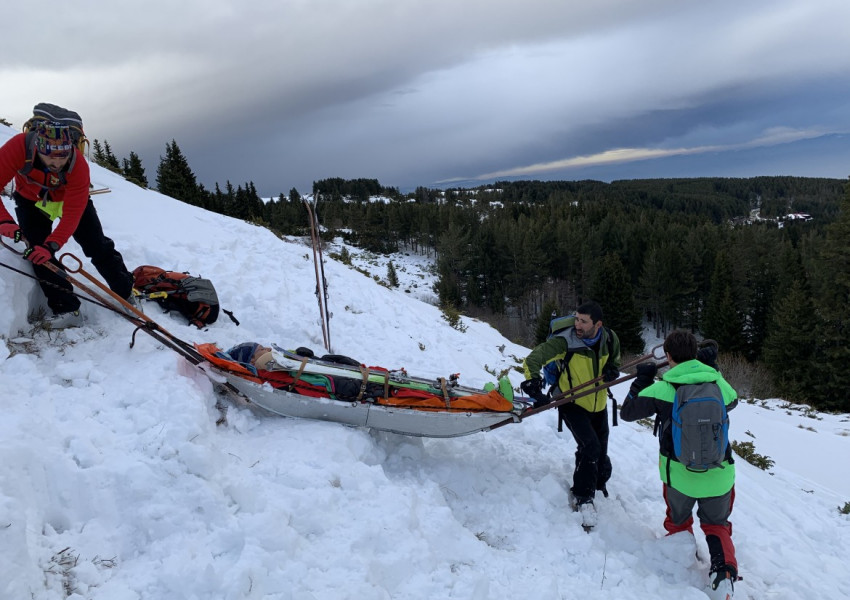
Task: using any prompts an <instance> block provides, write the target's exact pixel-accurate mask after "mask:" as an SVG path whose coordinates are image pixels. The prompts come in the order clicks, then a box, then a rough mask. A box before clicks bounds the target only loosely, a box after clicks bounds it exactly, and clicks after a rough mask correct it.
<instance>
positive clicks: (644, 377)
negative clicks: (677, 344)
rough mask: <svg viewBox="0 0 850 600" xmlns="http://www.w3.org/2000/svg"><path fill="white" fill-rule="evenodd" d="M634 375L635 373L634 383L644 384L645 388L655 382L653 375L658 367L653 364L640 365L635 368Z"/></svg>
mask: <svg viewBox="0 0 850 600" xmlns="http://www.w3.org/2000/svg"><path fill="white" fill-rule="evenodd" d="M635 373H637V378H635V381H638V382H640V383H642V384H645V385H644V386H643V387H646V386H648V385H650V384H651V383H652V382H653V381H654V380H655V374H656V373H658V365H656V364H655V363H654V362H645V363H640V364H639V365H638V366H636V367H635Z"/></svg>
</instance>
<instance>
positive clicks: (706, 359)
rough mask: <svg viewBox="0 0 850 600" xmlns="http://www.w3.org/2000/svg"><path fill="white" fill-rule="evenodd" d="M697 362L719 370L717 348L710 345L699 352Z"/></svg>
mask: <svg viewBox="0 0 850 600" xmlns="http://www.w3.org/2000/svg"><path fill="white" fill-rule="evenodd" d="M697 360H698V361H700V362H701V363H702V364H704V365H706V366H709V367H711V368H712V369H717V346H715V345H714V344H709V345H708V346H703V347H702V348H700V349H699V350H697Z"/></svg>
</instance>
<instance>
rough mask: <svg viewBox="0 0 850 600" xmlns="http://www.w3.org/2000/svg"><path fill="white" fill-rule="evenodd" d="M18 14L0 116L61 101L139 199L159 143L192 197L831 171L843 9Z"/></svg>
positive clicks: (381, 0) (615, 6)
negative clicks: (195, 188)
mask: <svg viewBox="0 0 850 600" xmlns="http://www.w3.org/2000/svg"><path fill="white" fill-rule="evenodd" d="M29 10H30V8H29V7H26V6H24V5H18V6H15V7H12V8H11V9H9V10H8V11H7V14H6V18H7V22H8V23H9V24H10V25H9V27H7V31H5V32H4V35H3V38H2V40H0V48H2V52H0V81H2V82H3V92H2V95H0V117H2V118H5V119H6V120H8V121H10V122H11V123H12V124H13V126H14V127H16V128H18V129H19V128H20V125H21V124H22V123H23V122H24V121H25V120H26V118H27V117H28V116H29V114H30V112H31V110H32V107H33V105H34V104H36V103H37V102H42V101H45V102H51V103H54V104H59V105H63V106H66V107H68V108H71V109H74V110H76V111H77V112H79V113H80V114H81V115H82V117H83V119H84V121H85V124H86V130H87V133H88V135H89V137H90V138H91V139H95V138H97V139H99V140H101V141H103V140H107V141H109V142H110V145H111V147H112V150H113V152H114V153H115V155H116V156H118V157H119V159H121V158H126V157H127V156H128V155H129V152H130V151H134V152H136V153H137V154H138V155H139V156H140V158H141V159H142V163H143V166H144V168H145V170H146V174H147V177H148V180H149V181H150V182H151V185H155V183H154V182H155V179H156V168H157V166H158V164H159V160H160V157H161V156H164V154H165V148H166V144H168V143H170V141H171V140H172V139H174V140H176V141H177V143H178V145H179V147H180V149H181V150H182V152H183V154H184V155H185V156H186V158H187V160H188V162H189V165H190V167H191V168H192V170H193V171H194V172H195V174H196V175H197V178H198V182H199V183H202V184H204V186H206V187H207V188H208V189H212V188H213V186H214V185H215V184H216V183H219V184H220V185H222V186H223V185H224V183H225V182H226V181H227V180H229V181H230V182H231V183H232V184H233V185H241V184H244V183H245V182H247V181H253V182H254V184H255V185H256V187H257V190H258V192H259V193H260V195H261V196H264V197H270V196H277V195H278V194H280V193H288V192H289V190H290V189H291V188H293V187H294V188H296V189H298V190H299V192H301V193H302V194H303V193H309V192H310V190H311V188H312V182H313V181H316V180H319V179H325V178H329V177H342V178H346V179H354V178H360V177H364V178H372V179H378V180H379V181H380V182H381V183H382V184H383V185H385V186H393V187H398V188H399V189H401V190H402V191H410V190H412V189H413V188H415V187H416V186H420V185H421V186H426V187H446V186H471V185H478V184H486V183H489V182H492V181H494V180H498V179H508V178H510V179H514V178H519V179H567V180H574V179H598V180H602V181H611V180H614V179H633V178H654V177H698V176H712V177H749V176H758V175H794V176H813V177H832V178H845V177H847V176H848V175H850V149H848V139H850V138H848V132H850V101H848V98H850V37H848V36H847V35H846V24H847V23H850V3H848V2H846V1H844V0H813V1H811V2H799V1H797V0H777V1H771V2H767V1H764V0H760V1H756V2H750V3H740V2H734V1H731V0H721V1H719V2H712V3H691V2H689V3H683V2H678V1H675V0H650V1H647V2H640V3H636V2H630V1H628V0H603V1H599V2H594V3H586V2H577V1H575V0H569V1H556V0H528V1H523V2H519V1H516V0H510V1H506V2H499V3H492V2H487V1H485V0H462V1H460V2H454V1H449V0H435V1H430V2H425V1H422V0H405V1H399V0H364V1H361V2H356V3H354V2H347V1H345V0H322V1H319V2H294V3H279V2H271V1H268V0H265V1H263V2H255V3H250V4H247V5H246V4H244V3H236V2H233V1H218V2H198V1H197V0H192V1H190V2H180V3H172V2H165V1H163V0H153V1H152V2H148V3H146V4H144V5H127V4H125V3H112V4H102V3H95V2H93V1H92V0H85V1H83V2H78V3H74V4H67V3H65V4H60V5H57V6H56V7H52V8H51V10H50V15H49V21H50V22H51V23H57V24H62V26H61V27H59V28H58V29H57V31H58V33H55V34H54V33H51V34H50V36H49V38H48V39H43V37H40V34H38V32H37V31H34V27H31V26H18V25H17V24H20V23H29V22H31V20H32V16H31V15H30V14H28V12H27V11H29ZM13 24H14V25H13ZM36 29H37V28H36ZM66 48H67V50H66Z"/></svg>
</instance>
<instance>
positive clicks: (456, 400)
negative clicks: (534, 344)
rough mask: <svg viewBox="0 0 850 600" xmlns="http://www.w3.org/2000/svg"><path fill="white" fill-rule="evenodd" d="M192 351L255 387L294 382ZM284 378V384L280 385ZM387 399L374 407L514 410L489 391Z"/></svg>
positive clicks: (397, 393) (212, 349)
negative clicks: (459, 394)
mask: <svg viewBox="0 0 850 600" xmlns="http://www.w3.org/2000/svg"><path fill="white" fill-rule="evenodd" d="M195 348H196V349H197V350H198V352H200V353H201V354H202V355H203V356H204V358H205V359H207V360H208V361H209V362H210V363H212V364H213V365H214V366H216V367H218V368H220V369H222V370H224V371H229V372H230V373H234V374H236V375H239V376H240V377H242V378H244V379H247V380H248V381H253V382H254V383H258V384H263V383H269V384H271V385H272V386H274V387H276V388H280V387H282V386H286V385H291V382H292V381H294V378H293V377H292V376H291V375H290V374H289V373H288V372H287V371H282V372H273V371H259V375H260V376H257V375H254V374H253V373H251V371H249V370H248V369H246V368H245V367H243V366H242V365H240V364H239V363H238V362H236V361H232V360H227V359H225V358H221V357H220V356H216V355H215V354H216V352H221V349H220V348H219V347H218V346H216V345H215V344H195ZM282 378H285V379H286V380H287V381H283V380H282ZM295 388H296V389H295V390H292V391H293V392H294V393H297V394H302V395H305V396H313V397H316V396H321V397H329V396H330V395H331V394H329V393H328V392H327V390H325V389H324V388H322V387H320V386H314V385H310V384H308V383H306V382H302V381H297V382H296V383H295ZM389 393H390V397H389V398H386V397H378V398H376V399H375V403H376V404H380V405H382V406H395V407H398V408H412V409H417V410H428V411H449V412H455V411H457V412H463V411H473V412H475V411H490V412H510V411H511V410H513V408H514V406H513V403H512V402H511V401H510V400H508V399H507V398H505V397H504V396H502V395H501V394H500V393H499V392H498V391H496V390H491V391H489V392H483V391H482V393H481V394H472V395H468V396H452V395H451V394H450V393H449V397H448V406H446V398H445V397H444V396H442V395H439V394H435V393H432V392H428V391H426V390H417V389H412V388H406V387H400V386H393V385H390V386H389Z"/></svg>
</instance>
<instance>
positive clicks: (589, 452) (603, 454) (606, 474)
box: [558, 403, 612, 499]
mask: <svg viewBox="0 0 850 600" xmlns="http://www.w3.org/2000/svg"><path fill="white" fill-rule="evenodd" d="M558 411H559V415H560V418H561V419H562V420H563V421H564V423H566V424H567V428H568V429H569V430H570V432H571V433H572V434H573V438H575V441H576V446H577V448H576V468H575V471H574V472H573V495H575V497H576V498H578V499H582V498H593V497H594V495H595V494H596V490H602V489H605V484H606V483H607V482H608V480H609V479H610V478H611V471H612V467H611V459H610V458H608V411H607V410H602V411H599V412H595V413H592V412H589V411H587V410H585V409H583V408H582V407H580V406H577V405H576V404H573V403H570V404H564V405H563V406H561V407H560V408H559V409H558Z"/></svg>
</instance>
